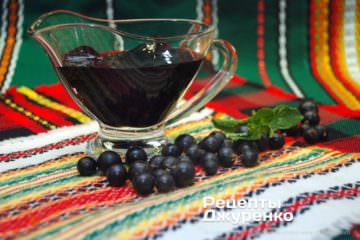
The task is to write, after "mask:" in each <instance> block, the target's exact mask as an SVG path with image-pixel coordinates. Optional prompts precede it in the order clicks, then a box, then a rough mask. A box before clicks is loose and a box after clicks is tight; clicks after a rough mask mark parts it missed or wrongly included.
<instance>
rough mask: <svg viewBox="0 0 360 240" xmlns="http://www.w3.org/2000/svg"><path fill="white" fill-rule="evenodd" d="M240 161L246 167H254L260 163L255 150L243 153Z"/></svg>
mask: <svg viewBox="0 0 360 240" xmlns="http://www.w3.org/2000/svg"><path fill="white" fill-rule="evenodd" d="M240 160H241V163H242V164H243V165H244V166H245V167H254V166H256V165H257V163H258V153H257V152H256V151H254V150H246V151H244V152H243V153H241V155H240Z"/></svg>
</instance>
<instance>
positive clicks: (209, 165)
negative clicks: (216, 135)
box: [201, 153, 219, 176]
mask: <svg viewBox="0 0 360 240" xmlns="http://www.w3.org/2000/svg"><path fill="white" fill-rule="evenodd" d="M201 166H202V168H203V169H204V171H205V173H206V175H207V176H212V175H215V174H216V173H217V170H218V168H219V159H218V157H217V155H216V154H215V153H206V154H205V156H204V159H203V160H202V161H201Z"/></svg>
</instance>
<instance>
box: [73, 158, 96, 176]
mask: <svg viewBox="0 0 360 240" xmlns="http://www.w3.org/2000/svg"><path fill="white" fill-rule="evenodd" d="M76 167H77V170H78V171H79V173H80V175H81V176H92V175H94V174H96V170H97V163H96V161H95V160H94V159H93V158H91V157H83V158H81V159H80V160H79V161H78V162H77V165H76Z"/></svg>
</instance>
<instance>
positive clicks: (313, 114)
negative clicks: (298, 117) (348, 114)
mask: <svg viewBox="0 0 360 240" xmlns="http://www.w3.org/2000/svg"><path fill="white" fill-rule="evenodd" d="M299 111H300V112H301V114H302V115H303V116H304V119H303V120H302V125H301V127H300V133H301V134H302V136H303V137H304V139H305V141H306V142H307V143H309V144H314V143H317V142H322V141H325V140H327V139H328V131H327V129H326V127H325V126H323V125H320V116H319V108H318V106H317V104H316V103H315V102H314V101H313V100H309V99H306V100H303V101H302V102H301V103H300V105H299Z"/></svg>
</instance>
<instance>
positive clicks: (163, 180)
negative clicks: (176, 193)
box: [155, 173, 175, 193]
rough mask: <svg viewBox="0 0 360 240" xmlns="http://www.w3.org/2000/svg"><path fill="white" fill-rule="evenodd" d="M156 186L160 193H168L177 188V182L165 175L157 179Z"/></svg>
mask: <svg viewBox="0 0 360 240" xmlns="http://www.w3.org/2000/svg"><path fill="white" fill-rule="evenodd" d="M155 185H156V188H157V190H158V191H159V192H161V193H166V192H170V191H171V190H173V189H174V188H175V180H174V177H173V176H171V175H170V174H168V173H165V174H163V175H159V176H157V177H156V178H155Z"/></svg>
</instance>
